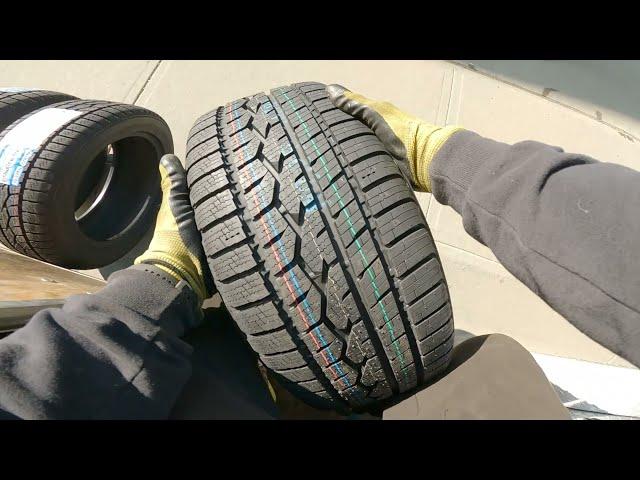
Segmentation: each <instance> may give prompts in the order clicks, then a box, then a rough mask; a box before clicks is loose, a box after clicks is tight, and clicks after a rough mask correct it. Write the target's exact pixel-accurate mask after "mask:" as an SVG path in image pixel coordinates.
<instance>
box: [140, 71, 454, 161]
mask: <svg viewBox="0 0 640 480" xmlns="http://www.w3.org/2000/svg"><path fill="white" fill-rule="evenodd" d="M452 71H453V65H452V64H449V63H446V62H434V61H299V60H296V61H163V62H161V64H160V66H159V67H158V69H157V70H156V72H155V74H154V75H153V77H152V78H151V80H150V81H149V83H148V85H147V87H146V88H145V90H144V92H143V93H142V95H141V96H140V99H139V101H138V104H139V105H143V106H145V107H147V108H150V109H152V110H154V111H155V112H157V113H159V114H160V115H162V116H163V117H164V119H165V120H166V121H167V122H168V123H169V126H170V127H171V131H172V132H173V136H174V142H175V145H176V154H177V155H178V156H180V157H181V158H183V157H184V148H185V145H186V141H187V135H188V132H189V130H190V128H191V126H192V125H193V123H194V121H195V120H196V118H197V117H199V116H200V115H202V114H204V113H206V112H208V111H210V110H213V109H214V108H216V107H218V106H220V105H224V104H225V103H227V102H230V101H232V100H235V99H237V98H241V97H244V96H247V95H252V94H254V93H258V92H261V91H266V90H268V89H270V88H275V87H278V86H282V85H286V84H289V83H294V82H303V81H319V82H324V83H341V84H343V85H344V86H346V87H348V88H350V89H352V90H355V91H361V92H363V93H365V94H366V95H368V96H370V97H373V98H380V99H391V100H393V102H394V103H395V104H396V105H398V106H399V107H401V108H403V109H406V110H407V111H410V112H412V113H414V114H415V115H419V116H421V117H423V118H425V119H427V120H430V121H436V119H437V117H438V116H440V117H441V118H445V116H446V115H445V114H446V102H447V101H448V96H449V91H450V89H451V80H452Z"/></svg>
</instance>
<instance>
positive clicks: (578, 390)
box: [533, 353, 640, 417]
mask: <svg viewBox="0 0 640 480" xmlns="http://www.w3.org/2000/svg"><path fill="white" fill-rule="evenodd" d="M533 356H534V358H535V359H536V361H537V362H538V365H540V367H541V368H542V370H543V371H544V373H545V375H546V376H547V378H548V379H549V381H550V382H551V383H553V384H554V385H556V387H559V388H560V389H562V390H563V391H564V392H566V393H567V394H570V396H571V397H572V398H574V399H573V400H569V401H565V406H567V407H569V408H578V409H581V410H585V411H592V412H606V413H608V414H611V415H621V416H625V417H640V370H638V369H636V368H626V367H617V366H613V365H605V364H601V363H593V362H586V361H584V360H575V359H573V358H563V357H555V356H553V355H545V354H540V353H534V354H533Z"/></svg>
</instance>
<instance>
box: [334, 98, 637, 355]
mask: <svg viewBox="0 0 640 480" xmlns="http://www.w3.org/2000/svg"><path fill="white" fill-rule="evenodd" d="M329 93H330V95H331V98H332V99H333V101H334V103H335V104H336V106H338V107H340V108H342V109H343V110H344V111H345V112H347V113H350V114H352V115H354V116H356V117H358V118H360V119H361V120H363V121H364V122H365V123H367V124H368V125H369V126H371V127H372V128H373V129H374V132H375V133H376V134H377V135H378V136H379V137H380V138H381V139H382V140H383V142H384V143H385V145H387V146H388V147H389V151H390V152H391V153H392V154H393V155H394V157H395V158H396V159H397V160H398V162H399V163H400V164H401V165H405V164H406V165H408V166H409V167H410V168H408V169H405V170H409V171H410V175H411V181H412V184H413V185H414V187H415V188H417V189H419V190H424V191H430V192H432V193H433V195H434V197H435V198H436V199H437V200H438V201H439V202H441V203H443V204H445V205H450V206H451V207H453V209H454V210H456V211H457V212H458V213H459V214H460V215H461V216H462V219H463V224H464V228H465V230H466V231H467V232H468V233H469V234H470V235H471V236H472V237H474V238H475V239H477V240H478V241H480V242H482V243H483V244H485V245H486V246H488V247H489V248H490V249H491V250H492V251H493V253H494V254H495V256H496V257H497V258H498V260H500V262H502V264H503V265H504V266H505V267H506V268H507V269H508V270H509V271H510V272H511V273H513V274H514V275H515V276H516V277H517V278H518V279H519V280H521V281H522V282H523V283H524V284H525V285H527V286H528V287H529V288H530V289H531V290H532V291H533V292H535V293H536V294H537V295H539V296H540V297H541V298H542V299H543V300H544V301H545V302H547V303H548V304H549V305H550V306H551V307H552V308H554V309H555V310H556V311H557V312H559V313H560V314H561V315H563V316H564V317H565V318H566V319H567V320H569V321H570V322H571V323H572V324H574V325H575V326H576V327H577V328H578V329H580V330H581V331H582V332H584V333H586V334H587V335H588V336H590V337H591V338H593V339H594V340H596V341H597V342H599V343H601V344H602V345H604V346H605V347H607V348H609V349H610V350H612V351H613V352H615V353H617V354H618V355H620V356H622V357H623V358H625V359H627V360H629V361H630V362H632V363H633V364H635V365H638V366H640V260H639V259H638V252H640V173H638V172H636V171H634V170H631V169H629V168H626V167H622V166H619V165H615V164H611V163H602V162H598V161H596V160H594V159H592V158H589V157H587V156H585V155H579V154H571V153H564V152H563V151H562V149H560V148H558V147H551V146H548V145H544V144H542V143H538V142H533V141H526V142H520V143H517V144H515V145H507V144H504V143H499V142H495V141H493V140H489V139H486V138H483V137H481V136H479V135H477V134H475V133H473V132H470V131H466V130H463V129H461V128H459V127H445V128H440V127H437V126H434V125H429V124H427V123H425V122H423V121H421V120H419V119H417V118H415V117H412V116H410V115H407V114H405V113H403V112H400V111H399V110H398V109H396V108H395V107H393V106H392V105H390V104H387V103H380V102H375V101H372V100H369V99H367V98H366V97H362V96H360V95H357V94H354V93H352V92H349V91H348V90H346V89H344V88H343V87H340V86H336V85H334V86H331V87H329ZM389 139H393V141H390V140H389ZM398 146H399V147H398Z"/></svg>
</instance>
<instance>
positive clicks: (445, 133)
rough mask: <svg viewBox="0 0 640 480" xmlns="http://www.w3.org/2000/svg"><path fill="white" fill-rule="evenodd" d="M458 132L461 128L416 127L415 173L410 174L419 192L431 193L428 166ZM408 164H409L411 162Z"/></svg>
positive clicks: (423, 125) (454, 126) (424, 125)
mask: <svg viewBox="0 0 640 480" xmlns="http://www.w3.org/2000/svg"><path fill="white" fill-rule="evenodd" d="M460 130H463V128H462V127H460V126H457V125H448V126H446V127H435V128H433V127H432V126H431V125H429V124H421V125H419V126H418V128H417V131H416V134H415V152H416V154H415V158H416V161H415V172H412V173H414V175H415V176H414V180H415V183H416V185H417V186H418V188H419V189H420V190H423V191H425V192H431V180H430V178H429V165H430V164H431V161H432V160H433V158H434V157H435V156H436V154H437V153H438V151H439V150H440V148H442V146H443V145H444V144H445V142H446V141H447V140H449V138H450V137H451V136H452V135H453V134H454V133H456V132H459V131H460ZM409 163H410V164H411V161H410V162H409Z"/></svg>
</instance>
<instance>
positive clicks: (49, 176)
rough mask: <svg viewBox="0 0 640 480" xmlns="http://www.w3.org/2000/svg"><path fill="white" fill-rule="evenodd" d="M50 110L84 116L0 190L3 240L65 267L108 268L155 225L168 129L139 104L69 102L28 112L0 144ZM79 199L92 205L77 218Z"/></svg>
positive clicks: (61, 131) (170, 145)
mask: <svg viewBox="0 0 640 480" xmlns="http://www.w3.org/2000/svg"><path fill="white" fill-rule="evenodd" d="M50 108H57V109H68V110H73V111H76V112H81V113H80V116H78V117H76V118H74V119H72V120H71V121H69V122H67V123H66V124H64V125H62V126H60V127H59V128H57V129H56V130H55V131H53V133H51V134H50V135H49V136H48V137H47V138H46V140H45V141H44V142H43V143H42V144H40V146H39V147H38V148H37V149H36V151H35V152H34V153H33V154H32V156H31V157H30V159H29V161H28V162H27V164H26V166H25V168H24V170H23V172H22V174H21V175H19V181H17V182H16V181H15V180H13V181H12V183H16V185H15V186H9V185H4V184H3V185H0V241H1V242H2V243H3V244H4V245H6V246H8V247H10V248H12V249H14V250H16V251H18V252H20V253H23V254H25V255H28V256H30V257H34V258H39V259H41V260H44V261H47V262H49V263H53V264H56V265H60V266H63V267H67V268H99V267H103V266H105V265H109V264H110V263H112V262H114V261H115V260H117V259H118V258H120V257H122V256H123V255H125V254H126V253H127V252H129V251H130V250H131V249H132V248H133V247H134V246H135V245H136V243H137V242H138V241H139V240H140V238H142V236H143V235H144V234H145V232H146V231H147V230H148V229H149V228H150V227H151V225H152V224H153V222H154V221H155V216H156V214H157V211H158V208H159V205H160V199H161V192H160V174H159V171H158V163H159V160H160V157H161V156H162V155H164V154H165V153H172V152H173V140H172V138H171V132H170V130H169V127H168V126H167V124H166V123H165V121H164V120H163V119H162V118H160V116H158V115H157V114H155V113H153V112H151V111H149V110H147V109H145V108H142V107H138V106H134V105H126V104H120V103H112V102H104V101H97V100H74V101H68V102H62V103H57V104H54V105H51V106H48V107H45V108H43V109H41V110H37V111H35V112H32V113H31V114H29V115H25V116H24V117H22V118H21V119H20V120H18V121H16V122H15V123H14V124H12V125H11V126H10V127H8V128H7V129H5V130H4V132H2V133H0V142H2V140H3V138H4V137H5V136H6V135H8V134H9V133H10V132H11V130H12V129H13V128H16V127H17V126H18V125H19V124H20V123H21V122H24V121H25V120H27V119H29V118H30V117H31V116H32V115H36V114H37V113H38V112H41V111H43V110H46V109H50ZM110 145H111V146H112V150H113V152H112V154H113V155H112V156H109V153H108V152H107V148H108V146H110ZM0 160H2V159H1V158H0ZM107 161H109V162H110V163H107ZM1 163H2V162H0V164H1ZM109 165H113V169H111V170H109V169H108V167H109ZM109 172H111V177H110V178H111V181H108V180H106V179H108V178H109ZM16 176H17V175H16ZM94 184H95V185H94ZM100 186H102V190H100V191H99V189H100V188H101V187H100ZM94 187H95V188H94ZM92 189H93V191H92ZM84 195H87V198H85V197H84ZM89 195H91V197H89ZM83 199H84V200H87V201H88V202H89V203H91V202H93V204H92V205H89V207H87V208H85V212H84V213H85V215H84V216H81V215H79V218H78V220H76V214H78V209H79V208H82V201H83ZM100 199H101V200H100Z"/></svg>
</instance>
